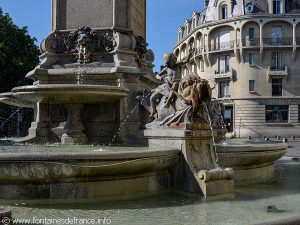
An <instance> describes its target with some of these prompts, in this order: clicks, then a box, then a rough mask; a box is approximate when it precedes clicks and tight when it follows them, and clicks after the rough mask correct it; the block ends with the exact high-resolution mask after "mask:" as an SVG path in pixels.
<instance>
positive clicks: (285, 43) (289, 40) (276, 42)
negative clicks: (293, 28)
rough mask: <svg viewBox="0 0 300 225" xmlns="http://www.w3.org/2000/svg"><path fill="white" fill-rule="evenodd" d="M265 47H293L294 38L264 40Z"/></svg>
mask: <svg viewBox="0 0 300 225" xmlns="http://www.w3.org/2000/svg"><path fill="white" fill-rule="evenodd" d="M263 43H264V46H268V45H271V46H289V45H293V38H264V39H263Z"/></svg>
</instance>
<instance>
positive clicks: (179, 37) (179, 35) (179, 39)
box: [178, 31, 182, 42]
mask: <svg viewBox="0 0 300 225" xmlns="http://www.w3.org/2000/svg"><path fill="white" fill-rule="evenodd" d="M181 36H182V35H181V31H180V32H178V42H180V41H181Z"/></svg>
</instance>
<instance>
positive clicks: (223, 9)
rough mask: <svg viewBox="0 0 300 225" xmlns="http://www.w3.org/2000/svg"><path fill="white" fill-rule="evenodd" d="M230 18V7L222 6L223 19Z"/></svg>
mask: <svg viewBox="0 0 300 225" xmlns="http://www.w3.org/2000/svg"><path fill="white" fill-rule="evenodd" d="M227 18H228V6H227V5H222V6H221V19H227Z"/></svg>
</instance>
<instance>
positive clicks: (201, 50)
mask: <svg viewBox="0 0 300 225" xmlns="http://www.w3.org/2000/svg"><path fill="white" fill-rule="evenodd" d="M204 51H205V47H199V48H196V50H195V55H196V56H198V55H201V54H202V53H204Z"/></svg>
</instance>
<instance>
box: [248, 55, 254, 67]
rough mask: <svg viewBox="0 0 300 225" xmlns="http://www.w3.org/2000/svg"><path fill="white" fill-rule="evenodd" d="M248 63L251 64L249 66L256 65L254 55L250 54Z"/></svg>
mask: <svg viewBox="0 0 300 225" xmlns="http://www.w3.org/2000/svg"><path fill="white" fill-rule="evenodd" d="M248 62H249V65H253V64H254V53H249V54H248Z"/></svg>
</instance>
